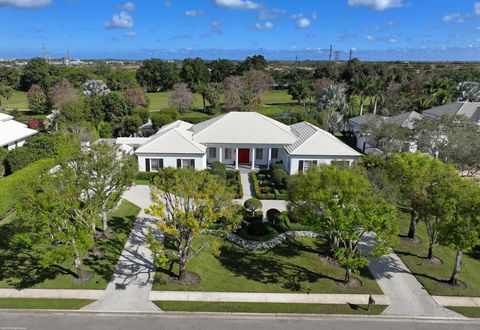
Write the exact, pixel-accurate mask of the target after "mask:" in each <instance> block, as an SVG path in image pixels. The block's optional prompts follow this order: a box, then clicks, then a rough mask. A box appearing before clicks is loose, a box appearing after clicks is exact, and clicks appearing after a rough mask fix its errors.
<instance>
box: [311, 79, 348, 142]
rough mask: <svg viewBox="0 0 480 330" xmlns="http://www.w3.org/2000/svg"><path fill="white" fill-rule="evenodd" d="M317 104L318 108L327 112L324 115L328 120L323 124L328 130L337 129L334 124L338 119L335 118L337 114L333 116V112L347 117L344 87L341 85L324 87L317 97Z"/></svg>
mask: <svg viewBox="0 0 480 330" xmlns="http://www.w3.org/2000/svg"><path fill="white" fill-rule="evenodd" d="M318 106H319V110H321V111H324V112H325V113H326V114H327V116H326V117H327V120H328V121H327V122H326V123H325V124H324V127H325V128H326V129H327V130H328V131H329V132H333V131H334V130H335V129H338V127H337V126H336V124H337V123H338V120H336V118H337V116H335V114H339V115H342V117H343V118H344V120H345V119H346V117H347V116H346V114H347V111H348V103H347V97H346V94H345V87H343V86H342V85H331V86H330V87H328V88H326V89H325V90H324V92H323V93H322V94H321V95H320V97H319V100H318Z"/></svg>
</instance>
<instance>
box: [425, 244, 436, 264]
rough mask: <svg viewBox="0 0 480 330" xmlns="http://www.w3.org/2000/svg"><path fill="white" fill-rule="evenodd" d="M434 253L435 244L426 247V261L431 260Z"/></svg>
mask: <svg viewBox="0 0 480 330" xmlns="http://www.w3.org/2000/svg"><path fill="white" fill-rule="evenodd" d="M434 252H435V244H434V243H430V244H429V246H428V257H427V258H428V259H430V260H432V259H433V253H434Z"/></svg>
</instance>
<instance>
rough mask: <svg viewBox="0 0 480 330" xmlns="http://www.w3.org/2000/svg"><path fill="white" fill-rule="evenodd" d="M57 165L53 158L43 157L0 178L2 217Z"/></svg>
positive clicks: (0, 210) (0, 212) (0, 214)
mask: <svg viewBox="0 0 480 330" xmlns="http://www.w3.org/2000/svg"><path fill="white" fill-rule="evenodd" d="M54 166H55V160H53V159H41V160H38V161H36V162H34V163H32V164H30V165H28V166H27V167H24V168H22V169H21V170H18V171H17V172H15V173H13V174H12V175H9V176H8V177H5V178H3V179H1V180H0V201H1V203H0V218H3V217H5V216H6V215H7V213H8V212H9V211H10V210H12V209H13V208H15V206H16V205H17V204H18V203H19V202H20V200H21V198H22V194H23V192H24V190H25V189H26V188H27V187H28V186H31V185H32V184H33V183H34V182H35V181H36V180H37V179H38V178H39V177H40V176H41V175H42V174H44V173H45V172H47V171H48V170H50V169H51V168H53V167H54Z"/></svg>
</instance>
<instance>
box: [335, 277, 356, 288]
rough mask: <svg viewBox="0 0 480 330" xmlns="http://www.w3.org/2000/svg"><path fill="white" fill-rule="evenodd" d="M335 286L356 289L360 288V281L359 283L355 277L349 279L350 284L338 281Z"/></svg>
mask: <svg viewBox="0 0 480 330" xmlns="http://www.w3.org/2000/svg"><path fill="white" fill-rule="evenodd" d="M336 285H337V286H339V287H342V288H347V289H358V288H361V287H362V281H360V280H359V279H358V278H356V277H352V278H350V283H345V281H343V279H342V280H338V281H337V283H336Z"/></svg>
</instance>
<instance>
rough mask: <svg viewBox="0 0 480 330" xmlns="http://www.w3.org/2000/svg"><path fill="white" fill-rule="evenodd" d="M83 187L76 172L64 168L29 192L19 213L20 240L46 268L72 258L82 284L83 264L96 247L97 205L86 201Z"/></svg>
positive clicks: (40, 181) (40, 180) (41, 180)
mask: <svg viewBox="0 0 480 330" xmlns="http://www.w3.org/2000/svg"><path fill="white" fill-rule="evenodd" d="M83 188H84V186H83V185H82V181H81V180H78V178H77V176H76V175H75V173H74V171H73V169H72V168H71V167H69V166H62V167H61V168H60V169H59V170H57V171H56V172H55V173H54V174H50V173H47V174H45V175H44V176H42V177H41V178H40V179H39V180H38V181H37V183H36V184H35V185H34V186H33V187H31V188H29V189H27V191H26V192H25V197H24V198H23V199H22V203H20V205H19V206H18V212H19V215H20V217H21V219H22V224H23V226H25V230H24V231H23V232H22V233H21V234H19V235H18V237H17V238H18V239H19V240H21V241H22V242H23V243H24V244H26V245H27V246H29V247H31V248H32V249H35V250H37V252H39V258H40V261H41V264H42V265H44V266H45V267H50V266H53V265H59V264H61V263H62V262H64V261H65V260H66V259H68V258H72V257H73V260H74V261H73V265H74V266H75V270H76V275H77V278H78V279H79V280H82V281H84V280H87V279H89V278H88V274H87V273H85V272H84V271H83V269H82V260H83V258H84V256H85V254H86V253H87V251H89V250H90V249H91V248H92V247H93V235H94V233H93V231H92V227H91V223H92V221H93V220H92V215H93V214H95V211H94V210H93V209H92V208H93V207H94V204H91V203H86V202H85V200H84V198H83V193H84V191H85V190H84V189H83Z"/></svg>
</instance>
